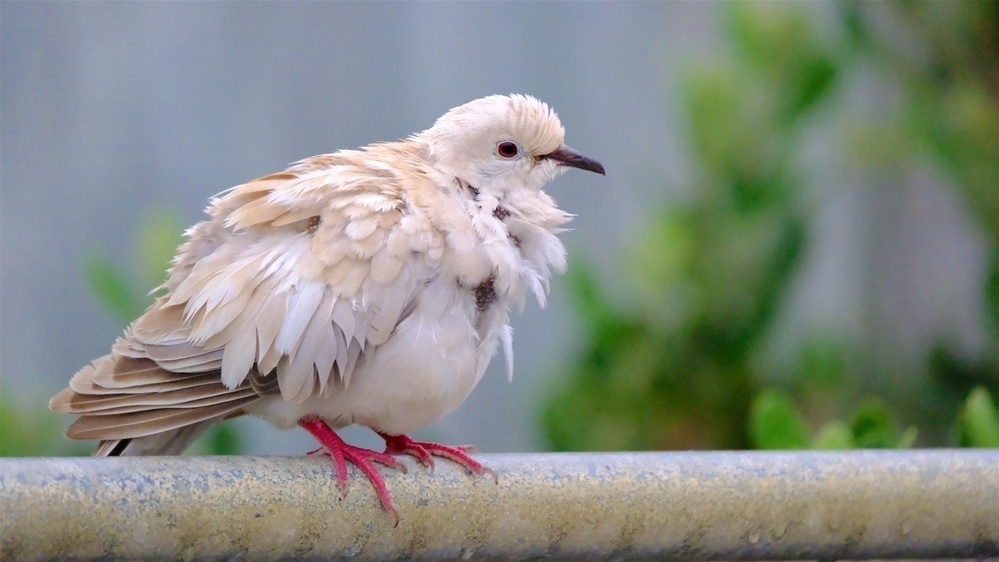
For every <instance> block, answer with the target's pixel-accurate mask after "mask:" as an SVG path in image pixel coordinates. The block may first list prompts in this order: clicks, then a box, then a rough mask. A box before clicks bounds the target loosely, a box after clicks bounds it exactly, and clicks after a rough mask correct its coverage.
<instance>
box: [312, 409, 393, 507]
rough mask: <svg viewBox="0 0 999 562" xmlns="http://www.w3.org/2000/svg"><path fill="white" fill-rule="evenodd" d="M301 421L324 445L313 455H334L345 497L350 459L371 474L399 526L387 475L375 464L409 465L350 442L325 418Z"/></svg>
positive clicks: (338, 482)
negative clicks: (379, 470)
mask: <svg viewBox="0 0 999 562" xmlns="http://www.w3.org/2000/svg"><path fill="white" fill-rule="evenodd" d="M298 424H299V425H300V426H302V428H304V429H305V430H306V431H308V432H309V433H311V434H312V436H313V437H315V438H316V439H317V440H318V441H319V443H320V444H321V445H322V447H321V448H319V449H316V450H315V451H311V452H310V453H309V454H310V455H315V454H328V455H329V456H330V457H332V459H333V465H334V466H335V467H336V479H337V487H339V488H340V491H341V493H343V495H344V496H345V497H346V495H347V489H348V482H347V461H350V462H351V463H353V464H354V466H356V467H357V468H359V469H360V470H361V472H363V473H364V475H365V476H367V477H368V480H369V481H370V482H371V485H372V486H373V487H374V488H375V493H376V494H377V495H378V501H379V502H381V504H382V508H383V509H384V510H385V511H387V512H389V513H391V514H392V517H393V518H394V519H395V525H396V526H398V525H399V511H398V510H397V509H396V508H395V506H394V505H392V494H390V493H389V490H388V486H386V485H385V479H384V478H382V475H381V474H380V473H379V472H378V469H376V468H375V466H374V463H378V464H381V465H384V466H387V467H389V468H394V469H397V470H401V471H403V472H408V471H409V470H408V469H407V468H406V465H405V464H403V463H401V462H399V461H398V460H396V458H395V457H393V456H392V455H391V454H388V453H379V452H378V451H372V450H371V449H365V448H363V447H355V446H353V445H348V444H347V443H346V442H344V441H343V439H340V436H338V435H337V434H336V433H335V432H334V431H333V430H332V429H331V428H330V427H329V426H328V425H326V423H325V422H322V421H320V420H312V419H308V420H301V421H299V422H298Z"/></svg>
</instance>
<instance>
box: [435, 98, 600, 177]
mask: <svg viewBox="0 0 999 562" xmlns="http://www.w3.org/2000/svg"><path fill="white" fill-rule="evenodd" d="M419 137H420V138H421V139H423V140H424V141H425V142H426V143H427V144H428V146H429V149H430V155H431V158H432V160H433V162H434V166H435V167H436V168H437V169H438V170H440V171H442V172H444V173H445V174H448V175H452V176H454V177H456V178H458V179H460V180H462V181H464V182H466V183H468V184H469V185H471V186H474V187H475V188H476V189H478V190H481V191H485V192H489V193H493V194H495V195H497V196H501V195H502V194H504V193H508V192H509V191H511V190H522V189H528V190H534V191H537V190H540V189H541V188H542V187H543V186H544V184H546V183H547V182H548V181H550V180H551V179H552V178H554V177H555V176H556V175H558V174H559V173H561V172H563V171H565V170H567V169H568V168H570V167H572V168H579V169H582V170H589V171H591V172H597V173H599V174H603V173H604V167H603V166H602V165H600V163H599V162H597V161H596V160H593V159H592V158H588V157H586V156H583V155H582V154H580V153H579V152H576V151H575V150H573V149H571V148H569V147H567V146H566V145H565V143H564V140H565V129H564V128H563V127H562V123H561V122H559V119H558V116H557V115H556V114H555V112H554V111H552V110H551V109H550V108H549V107H548V105H547V104H545V103H543V102H541V101H539V100H537V99H535V98H533V97H531V96H524V95H516V94H514V95H510V96H488V97H485V98H481V99H477V100H475V101H471V102H469V103H466V104H465V105H461V106H458V107H456V108H454V109H452V110H451V111H448V112H447V113H446V114H444V116H442V117H441V118H440V119H438V120H437V122H436V123H434V126H433V127H431V128H430V129H427V130H426V131H423V132H422V133H420V135H419Z"/></svg>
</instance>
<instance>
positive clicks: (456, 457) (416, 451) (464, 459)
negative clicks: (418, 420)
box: [378, 431, 499, 483]
mask: <svg viewBox="0 0 999 562" xmlns="http://www.w3.org/2000/svg"><path fill="white" fill-rule="evenodd" d="M378 435H380V436H381V437H382V439H384V440H385V453H386V454H390V455H399V454H404V455H411V456H414V457H416V459H417V460H419V461H420V464H422V465H423V466H425V467H427V468H429V469H430V470H433V469H434V459H433V457H443V458H445V459H450V460H452V461H454V462H456V463H458V464H460V465H461V466H463V467H465V468H467V469H468V470H469V471H470V472H471V473H472V474H476V475H478V476H482V475H484V474H489V475H491V476H492V477H493V480H494V481H496V482H497V483H498V482H499V477H498V476H496V472H495V471H494V470H493V469H491V468H487V467H485V466H482V464H481V463H479V462H478V461H476V460H475V459H473V458H472V457H470V456H468V453H470V452H473V451H475V447H473V446H471V445H443V444H441V443H433V442H430V441H414V440H413V439H412V438H411V437H410V436H408V435H389V434H387V433H382V432H380V431H379V432H378Z"/></svg>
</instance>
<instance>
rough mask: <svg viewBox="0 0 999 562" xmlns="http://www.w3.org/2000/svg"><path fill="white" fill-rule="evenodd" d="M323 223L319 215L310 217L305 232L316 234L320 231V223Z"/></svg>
mask: <svg viewBox="0 0 999 562" xmlns="http://www.w3.org/2000/svg"><path fill="white" fill-rule="evenodd" d="M321 222H323V219H322V218H320V216H319V215H316V216H314V217H309V222H308V225H307V226H306V227H305V231H306V232H308V233H309V234H315V233H316V230H318V229H319V223H321Z"/></svg>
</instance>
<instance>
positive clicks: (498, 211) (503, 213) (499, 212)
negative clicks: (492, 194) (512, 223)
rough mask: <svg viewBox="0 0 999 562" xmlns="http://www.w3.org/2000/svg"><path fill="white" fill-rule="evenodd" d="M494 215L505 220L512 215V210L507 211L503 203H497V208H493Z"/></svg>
mask: <svg viewBox="0 0 999 562" xmlns="http://www.w3.org/2000/svg"><path fill="white" fill-rule="evenodd" d="M493 216H494V217H496V218H498V219H499V220H503V219H505V218H507V217H509V216H510V211H507V210H506V208H505V207H503V206H502V205H496V208H495V209H493Z"/></svg>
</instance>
